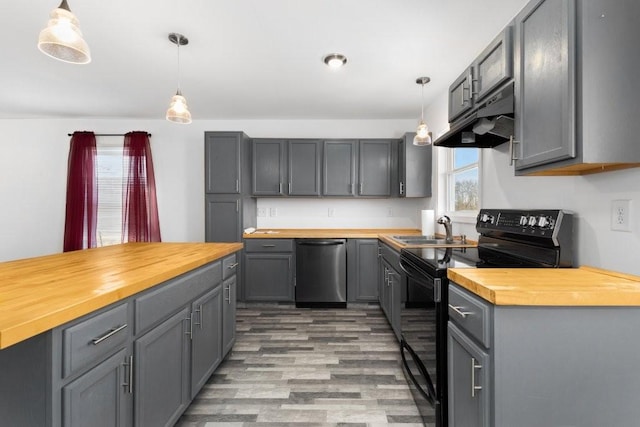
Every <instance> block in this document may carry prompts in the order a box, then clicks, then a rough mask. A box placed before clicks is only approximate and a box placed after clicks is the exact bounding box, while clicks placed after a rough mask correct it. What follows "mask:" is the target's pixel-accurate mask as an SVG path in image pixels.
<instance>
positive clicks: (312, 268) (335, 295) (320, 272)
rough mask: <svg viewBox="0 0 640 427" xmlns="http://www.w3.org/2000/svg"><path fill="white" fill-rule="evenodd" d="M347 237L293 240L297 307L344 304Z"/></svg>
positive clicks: (345, 294)
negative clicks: (294, 241) (294, 246)
mask: <svg viewBox="0 0 640 427" xmlns="http://www.w3.org/2000/svg"><path fill="white" fill-rule="evenodd" d="M346 247H347V241H346V239H296V307H328V308H344V307H346V306H347V248H346Z"/></svg>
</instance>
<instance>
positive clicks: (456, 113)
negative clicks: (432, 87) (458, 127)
mask: <svg viewBox="0 0 640 427" xmlns="http://www.w3.org/2000/svg"><path fill="white" fill-rule="evenodd" d="M472 80H473V68H472V67H469V68H467V69H466V70H464V71H463V72H462V74H460V77H458V78H457V79H456V80H455V81H454V82H453V83H451V86H449V122H453V121H454V120H455V119H457V118H458V117H460V116H462V115H463V114H464V113H466V112H467V111H469V110H470V109H471V107H472V106H473V99H472V97H471V81H472Z"/></svg>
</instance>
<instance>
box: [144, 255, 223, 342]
mask: <svg viewBox="0 0 640 427" xmlns="http://www.w3.org/2000/svg"><path fill="white" fill-rule="evenodd" d="M221 282H222V264H221V262H220V261H216V262H214V263H211V264H207V265H206V266H204V267H201V268H199V269H197V270H194V271H192V272H189V273H187V274H185V275H182V276H180V277H177V278H175V279H172V280H170V281H169V282H167V283H166V284H163V285H160V286H159V287H157V288H155V289H153V290H151V291H150V292H147V293H145V294H144V295H142V296H140V297H138V298H136V299H135V301H134V306H135V334H136V335H137V334H139V333H141V332H142V331H145V330H146V329H148V328H150V327H151V326H153V325H155V324H156V323H158V322H160V321H161V320H163V319H165V318H167V317H168V316H169V315H171V314H172V313H174V312H176V311H178V310H179V309H181V308H183V307H184V306H185V305H187V304H188V303H190V302H191V301H193V300H194V299H196V298H197V297H199V296H200V295H202V294H203V293H205V292H206V291H208V290H209V289H213V288H214V287H216V286H217V285H219V284H220V283H221Z"/></svg>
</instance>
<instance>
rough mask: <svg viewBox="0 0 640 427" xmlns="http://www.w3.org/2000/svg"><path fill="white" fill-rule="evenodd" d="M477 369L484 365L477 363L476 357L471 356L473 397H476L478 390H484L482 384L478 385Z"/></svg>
mask: <svg viewBox="0 0 640 427" xmlns="http://www.w3.org/2000/svg"><path fill="white" fill-rule="evenodd" d="M476 369H482V365H479V364H477V363H476V359H475V358H473V357H472V358H471V397H476V391H480V390H482V386H479V385H476Z"/></svg>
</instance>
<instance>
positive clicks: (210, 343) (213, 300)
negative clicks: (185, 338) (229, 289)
mask: <svg viewBox="0 0 640 427" xmlns="http://www.w3.org/2000/svg"><path fill="white" fill-rule="evenodd" d="M191 316H192V319H191V323H190V328H191V331H192V339H191V398H194V397H195V396H196V394H198V391H200V389H201V388H202V386H204V385H205V383H206V382H207V380H208V379H209V377H210V376H211V374H212V373H213V371H214V370H215V369H216V368H217V367H218V365H219V364H220V362H221V361H222V341H221V340H222V325H223V321H222V288H221V287H220V286H216V287H215V288H214V289H212V290H211V291H209V292H207V293H206V294H205V295H203V296H202V297H200V298H198V299H197V300H196V301H194V302H193V304H192V305H191Z"/></svg>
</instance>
